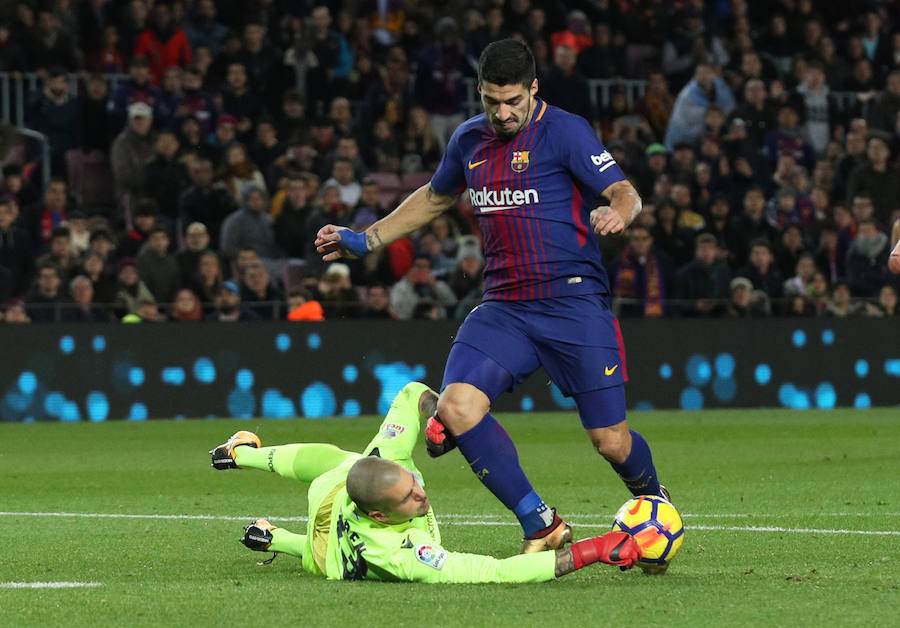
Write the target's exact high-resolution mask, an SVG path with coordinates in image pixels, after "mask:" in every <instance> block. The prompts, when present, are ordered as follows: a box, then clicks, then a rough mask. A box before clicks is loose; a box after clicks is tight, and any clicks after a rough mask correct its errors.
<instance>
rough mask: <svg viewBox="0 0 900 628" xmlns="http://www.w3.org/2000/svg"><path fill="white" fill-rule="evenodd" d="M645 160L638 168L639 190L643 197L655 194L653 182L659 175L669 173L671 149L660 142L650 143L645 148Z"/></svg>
mask: <svg viewBox="0 0 900 628" xmlns="http://www.w3.org/2000/svg"><path fill="white" fill-rule="evenodd" d="M644 157H645V162H644V164H643V166H642V167H641V168H639V169H638V177H637V184H638V190H639V191H640V193H641V196H642V197H643V198H650V197H651V196H652V195H653V184H654V182H655V181H656V179H657V177H659V176H661V175H663V174H669V151H668V149H666V147H665V146H664V145H663V144H660V143H658V142H656V143H653V144H650V145H649V146H648V147H647V148H646V149H645V150H644Z"/></svg>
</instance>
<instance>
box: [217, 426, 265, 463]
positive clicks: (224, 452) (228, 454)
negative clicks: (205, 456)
mask: <svg viewBox="0 0 900 628" xmlns="http://www.w3.org/2000/svg"><path fill="white" fill-rule="evenodd" d="M241 445H246V446H247V447H262V443H261V442H260V440H259V436H257V435H256V434H254V433H253V432H247V431H245V430H241V431H240V432H235V433H234V434H233V435H232V436H231V438H229V439H228V440H227V441H225V442H224V443H222V444H221V445H219V446H218V447H216V448H215V449H210V450H209V453H210V455H211V456H212V466H213V467H215V468H216V469H219V470H220V471H222V470H224V469H237V468H238V466H237V463H235V461H234V448H235V447H240V446H241Z"/></svg>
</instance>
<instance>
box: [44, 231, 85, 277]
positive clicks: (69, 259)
mask: <svg viewBox="0 0 900 628" xmlns="http://www.w3.org/2000/svg"><path fill="white" fill-rule="evenodd" d="M49 248H50V250H49V251H47V252H46V253H44V254H43V255H41V256H40V257H38V258H37V260H36V261H35V263H36V264H37V266H39V267H43V266H48V265H52V266H54V267H56V270H57V272H58V273H59V280H60V282H62V284H63V285H67V284H68V283H69V279H71V275H72V273H74V272H75V271H77V270H78V267H79V265H80V263H81V262H80V260H79V258H78V256H77V255H75V254H74V253H73V252H72V236H71V234H70V232H69V228H68V227H65V226H62V225H60V226H59V227H54V228H53V231H52V232H51V233H50V247H49Z"/></svg>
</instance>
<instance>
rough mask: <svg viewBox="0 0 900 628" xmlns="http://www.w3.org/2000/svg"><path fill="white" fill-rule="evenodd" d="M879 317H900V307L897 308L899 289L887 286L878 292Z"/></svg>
mask: <svg viewBox="0 0 900 628" xmlns="http://www.w3.org/2000/svg"><path fill="white" fill-rule="evenodd" d="M876 307H877V308H878V314H877V315H878V316H888V317H891V316H900V307H898V306H897V288H895V287H894V286H892V285H890V284H885V285H883V286H882V287H881V290H879V291H878V303H877V305H876Z"/></svg>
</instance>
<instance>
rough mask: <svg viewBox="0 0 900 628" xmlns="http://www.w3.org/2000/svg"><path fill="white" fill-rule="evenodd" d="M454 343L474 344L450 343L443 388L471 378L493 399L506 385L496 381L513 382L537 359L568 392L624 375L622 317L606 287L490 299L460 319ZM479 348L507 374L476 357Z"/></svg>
mask: <svg viewBox="0 0 900 628" xmlns="http://www.w3.org/2000/svg"><path fill="white" fill-rule="evenodd" d="M457 344H464V345H468V346H470V347H473V348H475V349H477V352H469V351H454V350H453V349H451V351H450V357H449V358H448V359H447V367H446V369H445V371H444V381H443V385H442V389H443V388H445V387H446V386H447V385H448V384H452V383H456V382H463V383H467V384H472V385H473V386H475V387H476V388H478V389H480V390H482V391H483V392H484V393H485V394H487V395H488V397H490V399H491V401H493V400H494V399H495V398H496V396H497V395H498V394H499V393H500V392H503V389H501V390H497V388H498V385H503V386H504V389H506V390H512V389H513V388H515V387H516V386H517V385H519V384H520V383H521V382H523V381H524V380H525V379H526V378H527V377H528V376H529V375H531V374H532V373H533V372H534V371H536V370H537V368H538V367H539V366H543V367H544V369H545V370H546V371H547V374H548V375H549V376H550V379H551V380H552V381H553V383H555V384H556V385H557V386H558V387H559V389H560V390H561V391H562V393H563V394H565V395H567V396H577V395H578V394H579V393H583V392H588V391H592V390H599V389H604V388H610V387H613V386H621V385H622V384H623V383H624V381H625V378H626V374H625V359H624V347H623V346H622V344H621V333H620V332H619V328H618V322H617V321H616V319H615V317H614V316H613V315H612V313H611V312H610V311H609V308H607V306H606V303H605V299H604V297H603V296H601V295H581V296H568V297H557V298H551V299H541V300H534V301H486V302H484V303H482V304H481V305H479V306H478V307H476V308H475V309H474V310H472V311H471V312H470V313H469V315H468V316H467V317H466V320H465V321H463V324H462V326H461V327H460V329H459V332H458V333H457V336H456V339H455V340H454V348H455V346H456V345H457ZM479 352H480V353H482V354H484V355H486V356H488V357H489V358H491V360H493V361H494V362H496V363H497V364H499V365H500V366H501V367H503V369H504V370H505V371H506V372H507V375H506V377H505V380H504V379H503V378H498V376H497V374H496V373H492V372H490V369H488V368H485V367H484V366H483V365H479V364H476V363H474V362H475V361H477V355H478V353H479ZM498 382H499V384H498ZM623 394H624V393H623Z"/></svg>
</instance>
